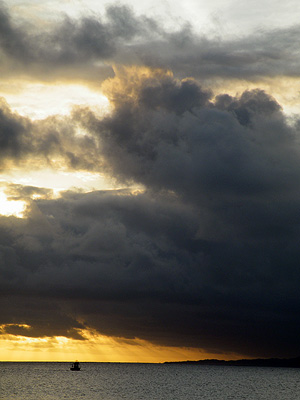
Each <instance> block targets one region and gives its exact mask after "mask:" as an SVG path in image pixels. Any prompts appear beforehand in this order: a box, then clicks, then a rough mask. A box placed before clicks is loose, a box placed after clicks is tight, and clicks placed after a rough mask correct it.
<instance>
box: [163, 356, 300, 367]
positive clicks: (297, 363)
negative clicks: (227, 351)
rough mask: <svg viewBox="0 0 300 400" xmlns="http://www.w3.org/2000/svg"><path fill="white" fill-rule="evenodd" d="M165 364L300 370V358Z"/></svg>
mask: <svg viewBox="0 0 300 400" xmlns="http://www.w3.org/2000/svg"><path fill="white" fill-rule="evenodd" d="M164 364H185V365H186V364H191V365H220V366H222V365H226V366H240V367H274V368H277V367H280V368H300V357H295V358H256V359H241V360H229V361H225V360H216V359H206V360H198V361H166V362H165V363H164Z"/></svg>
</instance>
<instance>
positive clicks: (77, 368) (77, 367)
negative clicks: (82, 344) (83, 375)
mask: <svg viewBox="0 0 300 400" xmlns="http://www.w3.org/2000/svg"><path fill="white" fill-rule="evenodd" d="M70 370H71V371H80V365H79V361H75V362H73V364H72V366H71V368H70Z"/></svg>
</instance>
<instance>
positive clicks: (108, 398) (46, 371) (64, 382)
mask: <svg viewBox="0 0 300 400" xmlns="http://www.w3.org/2000/svg"><path fill="white" fill-rule="evenodd" d="M0 399H1V400H9V399H22V400H23V399H24V400H50V399H51V400H52V399H53V400H54V399H59V400H60V399H70V400H71V399H88V400H96V399H97V400H98V399H99V400H100V399H101V400H119V399H128V400H143V399H147V400H148V399H149V400H150V399H151V400H153V399H156V400H176V399H186V400H193V399H203V400H226V399H228V400H229V399H237V400H242V399H247V400H251V399H253V400H258V399H268V400H294V399H295V400H296V399H297V400H299V399H300V369H292V368H262V367H236V366H234V367H230V366H200V365H184V364H115V363H81V371H79V372H73V371H70V363H52V362H51V363H50V362H49V363H10V362H1V363H0Z"/></svg>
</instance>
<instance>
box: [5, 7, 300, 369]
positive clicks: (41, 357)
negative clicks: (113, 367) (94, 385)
mask: <svg viewBox="0 0 300 400" xmlns="http://www.w3.org/2000/svg"><path fill="white" fill-rule="evenodd" d="M299 15H300V3H299V2H298V1H294V0H287V1H285V2H282V1H277V0H276V1H274V0H273V1H270V0H261V1H256V0H255V1H253V2H251V7H250V4H249V2H246V1H244V0H242V1H237V0H230V1H226V2H225V1H222V0H211V1H210V2H207V1H204V0H203V1H202V0H201V1H196V0H187V1H185V2H179V1H177V0H176V1H172V2H171V1H168V0H164V1H161V0H160V1H158V0H154V1H151V2H150V1H145V0H142V1H135V0H127V2H125V1H124V2H113V1H112V2H110V1H107V2H101V1H98V0H97V1H95V0H86V1H82V0H74V1H68V0H64V1H62V0H60V1H56V0H51V1H50V0H48V1H44V0H43V1H40V0H39V1H37V0H28V1H26V0H22V1H21V0H10V1H6V2H5V1H4V2H1V3H0V71H1V74H0V360H2V361H74V359H79V360H80V361H99V362H101V361H106V362H164V361H181V360H198V359H204V358H219V359H237V358H255V357H294V356H299V355H300V345H299V331H300V317H299V307H300V294H299V280H300V269H299V257H300V247H299V243H300V213H299V210H300V196H299V194H300V113H299V109H300V108H299V107H300V95H299V93H300V79H299V78H300V70H299V63H300V53H299V37H300V25H299V23H298V21H299Z"/></svg>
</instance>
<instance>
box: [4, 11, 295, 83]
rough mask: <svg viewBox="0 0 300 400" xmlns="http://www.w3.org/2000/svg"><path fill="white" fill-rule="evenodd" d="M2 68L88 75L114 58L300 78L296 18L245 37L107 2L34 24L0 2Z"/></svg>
mask: <svg viewBox="0 0 300 400" xmlns="http://www.w3.org/2000/svg"><path fill="white" fill-rule="evenodd" d="M0 21H1V24H0V26H1V28H0V51H1V56H2V57H1V70H2V73H3V74H5V75H7V76H13V77H14V76H26V75H27V76H28V77H31V78H35V79H37V78H38V79H44V80H49V79H58V80H70V79H71V80H72V79H75V80H87V81H93V82H94V83H98V82H99V81H101V80H104V79H106V78H107V77H109V76H113V70H112V65H115V64H126V65H131V64H132V63H136V64H140V65H148V66H150V67H155V68H167V69H172V70H173V71H174V73H176V74H177V75H178V76H180V77H181V78H183V77H186V76H193V77H197V78H199V79H211V78H225V79H235V80H236V79H251V80H254V81H255V80H257V79H262V78H269V77H272V78H276V77H279V76H289V77H299V68H298V65H299V51H298V47H299V45H298V42H299V30H300V27H299V26H298V25H295V26H292V27H289V28H281V29H276V28H274V29H273V30H269V31H264V30H263V29H261V30H260V31H258V32H256V33H253V34H249V35H248V36H241V37H233V38H230V39H228V38H227V39H225V38H222V36H221V35H220V34H215V35H214V36H213V37H209V36H207V35H205V34H202V35H201V34H199V33H196V32H195V31H193V29H192V27H191V26H190V25H189V24H188V23H184V21H181V24H180V25H179V27H178V29H177V30H174V29H173V30H172V29H167V28H165V27H164V26H163V24H162V22H161V21H160V22H158V21H155V20H154V19H153V18H148V17H147V16H145V15H136V14H135V12H134V11H133V10H132V9H131V8H130V7H128V6H124V5H111V6H109V7H107V8H106V9H104V10H103V12H102V15H90V16H83V17H81V18H79V19H72V18H70V17H67V16H65V17H64V18H62V19H61V20H59V21H58V22H55V23H53V22H52V23H47V24H45V26H46V27H44V26H41V25H35V26H32V24H31V22H30V21H29V20H27V21H26V20H24V19H22V21H18V20H16V18H14V15H13V14H12V13H11V12H10V11H9V9H8V8H5V6H4V5H1V7H0Z"/></svg>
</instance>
